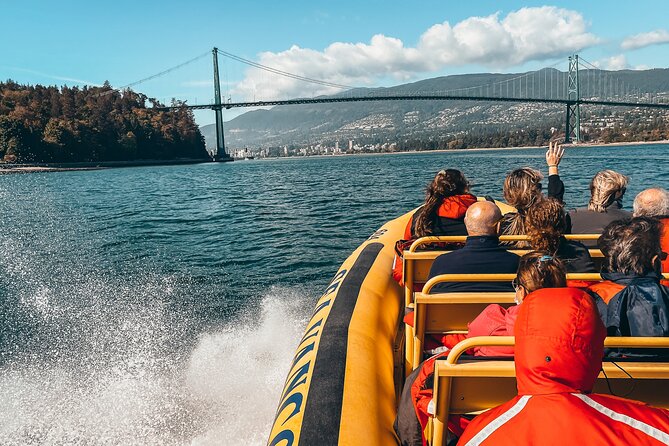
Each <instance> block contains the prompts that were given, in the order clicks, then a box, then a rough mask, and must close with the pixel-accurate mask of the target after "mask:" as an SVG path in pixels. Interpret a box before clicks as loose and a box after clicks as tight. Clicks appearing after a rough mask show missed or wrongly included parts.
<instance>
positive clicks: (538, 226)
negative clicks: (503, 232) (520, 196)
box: [526, 198, 597, 273]
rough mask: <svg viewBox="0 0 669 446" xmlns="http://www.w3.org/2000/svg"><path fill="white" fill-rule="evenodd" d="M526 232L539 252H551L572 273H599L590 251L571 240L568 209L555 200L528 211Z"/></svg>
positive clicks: (542, 202)
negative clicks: (567, 236)
mask: <svg viewBox="0 0 669 446" xmlns="http://www.w3.org/2000/svg"><path fill="white" fill-rule="evenodd" d="M526 218H527V221H526V225H527V226H526V231H527V236H528V237H529V239H530V242H529V244H530V246H531V248H532V249H534V250H535V251H547V252H548V253H550V254H551V255H554V256H556V257H557V258H559V259H560V260H562V263H564V265H565V268H566V270H567V272H568V273H594V272H597V270H596V268H595V264H594V263H593V261H592V257H590V253H589V252H588V248H586V247H585V245H583V243H579V242H577V241H574V240H567V239H566V238H565V237H564V234H565V233H566V232H567V219H566V215H565V211H564V206H563V205H562V203H560V202H559V201H558V200H556V199H555V198H544V199H541V200H539V201H538V202H537V203H536V204H535V205H534V206H532V207H531V208H530V209H528V210H527V215H526Z"/></svg>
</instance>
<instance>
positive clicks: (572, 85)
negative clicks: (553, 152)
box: [564, 54, 581, 144]
mask: <svg viewBox="0 0 669 446" xmlns="http://www.w3.org/2000/svg"><path fill="white" fill-rule="evenodd" d="M567 76H568V77H567V100H568V102H567V116H566V120H565V132H564V142H565V143H566V144H568V143H571V142H575V143H579V142H580V141H581V92H580V90H579V87H578V54H575V55H573V56H569V74H568V75H567Z"/></svg>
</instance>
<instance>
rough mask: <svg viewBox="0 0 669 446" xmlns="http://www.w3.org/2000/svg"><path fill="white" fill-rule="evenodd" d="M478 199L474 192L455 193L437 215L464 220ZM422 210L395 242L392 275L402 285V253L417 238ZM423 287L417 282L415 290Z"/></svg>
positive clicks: (443, 217) (446, 218)
mask: <svg viewBox="0 0 669 446" xmlns="http://www.w3.org/2000/svg"><path fill="white" fill-rule="evenodd" d="M476 201H477V198H476V197H475V196H474V195H472V194H463V195H453V196H452V197H447V198H444V200H443V201H442V202H441V205H440V206H439V209H437V217H439V218H440V219H442V220H441V221H446V220H464V218H465V214H466V213H467V209H469V206H471V205H472V204H474V203H476ZM420 211H421V210H420V209H419V210H417V211H416V212H415V213H414V214H413V215H412V216H411V218H410V219H409V221H408V222H407V226H406V228H405V229H404V238H403V239H402V240H398V241H397V243H396V244H395V257H394V258H393V266H392V276H393V279H394V280H395V281H396V282H397V283H399V284H400V285H402V286H404V264H403V258H402V253H403V252H404V250H406V249H409V247H410V246H411V243H413V242H414V241H415V240H416V239H417V237H416V236H415V234H414V224H415V218H416V215H417V214H418V212H420ZM432 235H453V234H447V233H442V232H441V231H433V234H432ZM462 235H466V234H462ZM422 287H423V284H416V286H415V287H414V291H420V289H422Z"/></svg>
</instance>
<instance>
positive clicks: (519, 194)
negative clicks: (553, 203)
mask: <svg viewBox="0 0 669 446" xmlns="http://www.w3.org/2000/svg"><path fill="white" fill-rule="evenodd" d="M563 155H564V149H563V148H562V146H561V145H559V144H558V143H557V142H556V143H550V144H549V145H548V151H546V163H547V164H548V196H549V197H553V198H556V199H557V200H559V201H560V202H562V200H563V198H564V183H563V182H562V180H561V179H560V173H559V171H558V165H559V164H560V161H561V160H562V156H563ZM542 179H543V175H542V174H541V172H539V171H538V170H535V169H531V168H529V167H523V168H522V169H516V170H514V171H513V172H511V173H510V174H508V175H507V176H506V179H505V180H504V199H505V200H506V202H507V203H508V204H510V205H511V206H513V207H515V208H516V212H510V213H507V214H505V215H504V219H503V220H502V222H501V225H500V233H501V234H502V235H522V234H525V225H526V221H527V220H526V214H527V211H528V210H529V209H530V208H531V207H532V206H533V205H534V204H535V203H537V202H538V201H539V200H540V199H541V198H543V194H542V193H541V180H542ZM511 244H513V245H514V246H516V247H519V248H520V247H526V246H527V244H526V243H523V242H519V243H511Z"/></svg>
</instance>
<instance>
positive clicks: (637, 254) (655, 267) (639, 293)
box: [588, 217, 669, 353]
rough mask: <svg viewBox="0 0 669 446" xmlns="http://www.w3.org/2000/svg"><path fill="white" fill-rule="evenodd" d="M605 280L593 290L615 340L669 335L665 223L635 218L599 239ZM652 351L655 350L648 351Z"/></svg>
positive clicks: (613, 225) (619, 223)
mask: <svg viewBox="0 0 669 446" xmlns="http://www.w3.org/2000/svg"><path fill="white" fill-rule="evenodd" d="M598 243H599V247H600V248H601V250H602V253H603V254H604V265H603V271H602V278H604V279H606V280H605V281H603V282H600V283H596V284H594V285H591V286H590V287H588V291H590V293H591V294H592V295H593V296H594V297H595V302H596V303H597V307H598V308H599V312H600V314H601V316H602V321H603V322H604V325H605V326H606V327H607V330H608V334H609V335H610V336H659V337H661V336H669V287H666V286H664V285H662V284H660V274H659V270H660V264H659V256H660V252H661V251H660V224H659V222H658V221H657V220H655V219H654V218H649V217H635V218H632V219H627V220H618V221H614V222H613V223H610V224H609V225H608V226H606V228H604V232H603V233H602V235H601V237H600V238H599V241H598ZM646 353H650V352H646Z"/></svg>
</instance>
